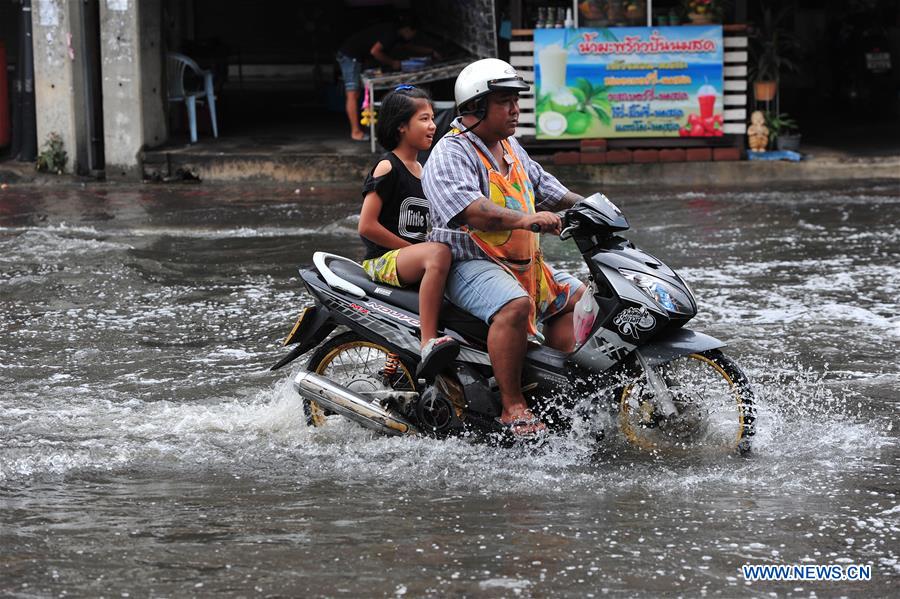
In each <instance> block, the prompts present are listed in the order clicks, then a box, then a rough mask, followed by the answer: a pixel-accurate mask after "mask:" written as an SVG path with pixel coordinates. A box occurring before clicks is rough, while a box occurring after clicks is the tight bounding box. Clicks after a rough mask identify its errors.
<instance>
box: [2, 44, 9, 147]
mask: <svg viewBox="0 0 900 599" xmlns="http://www.w3.org/2000/svg"><path fill="white" fill-rule="evenodd" d="M8 145H9V85H8V84H7V81H6V45H5V44H4V43H3V42H2V41H0V148H3V147H6V146H8Z"/></svg>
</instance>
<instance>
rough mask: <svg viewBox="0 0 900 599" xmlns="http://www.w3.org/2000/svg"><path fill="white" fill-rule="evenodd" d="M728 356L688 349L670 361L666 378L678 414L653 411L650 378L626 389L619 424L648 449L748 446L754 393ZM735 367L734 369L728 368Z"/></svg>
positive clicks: (631, 440) (741, 448) (631, 439)
mask: <svg viewBox="0 0 900 599" xmlns="http://www.w3.org/2000/svg"><path fill="white" fill-rule="evenodd" d="M730 366H731V365H730V363H729V361H728V360H727V358H726V359H719V360H717V359H714V358H711V357H708V356H706V355H703V354H689V355H687V356H683V357H681V358H678V359H677V360H674V361H673V362H671V363H669V364H667V365H666V372H665V374H664V378H665V379H666V382H667V384H668V385H670V391H671V392H672V397H673V401H674V403H675V404H676V407H677V408H678V410H679V414H678V415H677V416H675V417H672V418H668V419H666V418H661V417H660V416H659V415H657V414H654V413H653V411H654V409H653V405H652V404H651V402H649V401H647V399H646V398H647V397H648V395H649V389H648V384H647V382H646V378H645V377H641V378H639V379H637V380H635V381H632V382H631V383H629V384H628V385H626V386H625V388H624V389H623V390H622V394H621V396H620V401H619V426H620V429H621V431H622V434H623V435H624V437H625V439H626V440H627V441H628V442H629V443H630V444H632V445H634V446H636V447H638V448H640V449H643V450H646V451H673V452H686V451H697V450H723V451H735V450H739V451H744V450H746V449H749V442H748V440H747V437H748V436H749V434H752V433H751V432H750V431H751V426H750V425H751V424H752V418H753V415H752V410H753V407H752V397H751V396H750V390H749V387H748V385H746V383H745V381H740V380H738V377H739V376H742V375H740V373H739V371H735V370H736V368H731V367H730ZM730 370H731V371H732V372H729V371H730Z"/></svg>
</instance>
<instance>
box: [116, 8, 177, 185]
mask: <svg viewBox="0 0 900 599" xmlns="http://www.w3.org/2000/svg"><path fill="white" fill-rule="evenodd" d="M161 24H162V6H161V0H104V1H102V2H101V3H100V56H101V63H102V82H103V85H102V87H103V134H104V151H105V155H106V175H107V177H111V178H116V177H129V178H130V177H137V176H140V169H139V163H138V154H139V152H140V151H141V149H143V148H144V147H145V146H148V147H153V146H156V145H159V144H161V143H163V142H164V141H165V138H166V118H165V99H164V93H165V86H164V85H163V83H162V81H163V65H162V52H161V50H160V48H159V43H160V41H161V39H162V32H161Z"/></svg>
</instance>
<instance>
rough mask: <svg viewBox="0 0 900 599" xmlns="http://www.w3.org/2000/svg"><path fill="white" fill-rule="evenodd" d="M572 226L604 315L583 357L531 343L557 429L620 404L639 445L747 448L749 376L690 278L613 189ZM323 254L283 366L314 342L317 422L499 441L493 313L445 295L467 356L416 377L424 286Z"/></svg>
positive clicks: (533, 400) (533, 368)
mask: <svg viewBox="0 0 900 599" xmlns="http://www.w3.org/2000/svg"><path fill="white" fill-rule="evenodd" d="M563 225H564V228H563V230H562V231H561V233H560V238H561V239H572V240H574V242H575V244H576V245H577V247H578V249H579V250H580V252H581V254H582V256H583V257H584V259H585V261H586V262H587V265H588V268H589V271H590V276H589V292H590V293H591V294H593V297H594V299H595V301H596V307H597V308H598V309H597V310H596V314H597V317H596V319H595V320H594V322H593V325H592V327H591V329H590V334H589V336H588V337H587V339H586V340H585V341H584V342H583V343H581V344H580V345H579V346H578V347H577V348H576V350H575V351H574V352H572V353H571V354H566V353H563V352H559V351H556V350H554V349H551V348H548V347H544V346H536V347H531V348H530V349H529V351H528V352H527V354H526V356H525V364H524V367H523V381H522V383H523V391H524V392H525V395H526V399H527V400H528V403H529V405H530V406H531V408H532V410H533V411H534V412H536V413H537V414H538V415H539V417H540V418H541V419H542V420H543V421H544V422H546V423H547V424H548V425H549V427H550V428H551V430H557V431H566V430H568V429H570V428H572V427H573V426H574V425H575V424H576V423H581V424H587V428H586V429H584V430H588V431H593V432H592V433H591V434H596V435H597V436H598V437H601V438H602V435H603V434H604V432H607V431H606V429H607V428H609V425H610V423H611V422H612V421H613V419H611V418H609V417H608V416H606V415H608V414H612V415H614V416H616V417H617V419H618V428H619V430H620V431H621V433H622V435H623V436H624V438H625V439H626V440H627V441H628V442H629V443H631V444H632V445H634V446H637V447H639V448H642V449H646V450H650V451H657V450H672V451H695V450H709V449H721V450H726V451H736V452H738V453H745V452H747V451H749V450H750V446H751V444H750V440H751V437H752V436H753V434H754V420H755V409H754V398H753V392H752V389H751V386H750V383H749V381H748V380H747V377H746V376H744V374H743V373H742V372H741V370H740V368H739V367H738V366H737V365H736V364H735V363H734V361H733V360H731V359H730V358H728V357H727V356H726V355H724V354H723V353H722V351H721V348H722V347H723V346H724V343H723V342H721V341H719V340H717V339H715V338H713V337H710V336H708V335H704V334H702V333H697V332H694V331H691V330H689V329H687V328H685V327H684V325H685V324H686V323H687V322H688V321H689V320H690V319H691V318H692V317H693V316H694V315H695V314H696V313H697V304H696V302H695V300H694V295H693V293H692V292H691V290H690V288H689V287H688V285H687V284H686V283H685V282H684V281H683V280H682V279H681V277H679V276H678V275H677V274H676V273H675V272H674V271H673V270H672V269H670V268H669V267H668V266H666V265H665V264H663V263H662V262H660V261H659V260H657V259H656V258H654V257H653V256H651V255H650V254H648V253H646V252H643V251H641V250H640V249H638V248H637V247H635V246H634V244H632V243H631V242H629V241H628V240H627V239H625V238H623V237H621V236H620V235H618V233H619V232H621V231H625V230H627V229H628V221H627V220H626V219H625V217H624V215H623V214H622V213H621V211H620V210H619V209H618V208H617V207H616V206H615V205H614V204H613V203H612V202H610V201H609V200H608V199H607V198H606V197H605V196H603V195H602V194H594V195H592V196H590V197H588V198H585V199H584V200H582V201H581V202H579V203H578V204H576V205H575V206H574V207H572V208H570V209H568V210H566V211H565V213H564V217H563ZM313 262H314V265H315V267H314V268H311V269H305V270H301V271H300V276H301V277H302V279H303V282H304V284H305V285H306V287H307V289H308V290H309V292H310V293H311V294H312V295H313V297H314V298H315V299H316V305H314V306H311V307H307V308H305V309H304V310H303V313H302V314H301V315H300V318H299V319H298V320H297V322H296V324H295V325H294V327H293V329H292V330H291V332H290V334H289V335H288V337H287V339H286V340H285V345H294V346H295V347H294V348H293V349H292V350H291V351H290V353H289V354H288V355H287V356H285V357H284V358H283V359H282V360H281V361H279V362H278V363H277V364H275V366H273V367H272V370H276V369H278V368H281V367H283V366H285V365H286V364H289V363H290V362H292V361H293V360H295V359H296V358H298V357H300V356H302V355H303V354H305V353H307V352H309V351H310V350H312V349H315V352H314V353H313V354H312V356H311V357H310V359H309V361H308V364H307V367H306V369H305V370H303V371H301V372H299V373H298V374H297V375H296V376H295V379H294V388H295V389H296V390H297V392H298V393H299V394H300V395H301V396H302V398H303V404H304V409H305V411H306V416H307V422H308V423H309V424H311V425H313V426H323V425H326V424H327V422H328V420H329V419H330V418H331V417H335V416H334V415H340V416H344V417H346V418H349V419H351V420H353V421H355V422H357V423H359V424H361V425H362V426H364V427H367V428H370V429H374V430H376V431H379V432H381V433H384V434H388V435H404V434H428V435H432V436H435V437H445V436H448V435H466V436H472V437H475V438H487V439H493V438H496V435H497V434H498V433H500V432H501V427H500V426H499V425H498V423H497V421H496V418H497V417H498V416H499V415H500V412H501V404H500V399H499V391H498V389H497V385H496V381H495V380H494V378H493V376H492V375H493V372H492V368H491V361H490V358H489V357H488V353H487V349H486V339H487V325H485V323H483V322H482V321H480V320H477V319H475V318H474V317H473V316H471V315H469V314H466V313H465V312H463V311H462V310H460V309H458V308H457V307H455V306H453V305H452V304H450V303H449V302H445V304H444V306H443V308H442V310H441V325H442V326H443V334H447V335H450V336H452V337H454V338H455V339H457V340H458V341H459V342H460V347H461V349H460V352H459V355H458V356H457V358H456V360H455V361H454V363H453V364H452V365H451V366H450V367H448V368H446V369H445V371H444V372H443V373H442V374H441V375H439V376H438V377H437V378H436V379H435V380H434V381H433V382H426V381H423V380H416V379H415V376H414V374H413V373H415V371H416V368H415V366H416V363H417V362H418V359H419V339H418V326H419V321H418V314H417V312H418V306H419V298H418V294H417V292H416V291H415V290H412V289H399V288H394V287H385V286H383V285H380V284H377V283H374V282H372V281H371V280H370V279H369V277H368V276H367V275H366V273H365V272H364V271H363V269H362V268H361V267H360V266H359V265H358V264H356V263H355V262H353V261H351V260H349V259H347V258H343V257H341V256H336V255H334V254H327V253H323V252H318V253H316V254H315V256H314V258H313ZM339 327H340V328H341V329H346V330H343V332H339V333H338V334H336V335H334V336H331V337H329V335H331V333H332V332H334V331H335V330H336V329H338V328H339ZM579 430H581V429H579Z"/></svg>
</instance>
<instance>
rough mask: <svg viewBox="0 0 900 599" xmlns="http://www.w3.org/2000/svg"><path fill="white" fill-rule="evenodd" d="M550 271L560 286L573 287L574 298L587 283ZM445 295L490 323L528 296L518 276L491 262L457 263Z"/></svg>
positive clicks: (561, 272)
mask: <svg viewBox="0 0 900 599" xmlns="http://www.w3.org/2000/svg"><path fill="white" fill-rule="evenodd" d="M550 270H551V271H552V272H553V278H554V279H555V280H556V282H557V283H563V284H565V283H568V284H569V285H570V286H571V292H572V294H573V295H574V294H575V292H576V291H578V290H579V289H580V288H581V287H583V283H582V282H581V281H579V280H578V279H576V278H575V277H573V276H572V275H570V274H569V273H567V272H563V271H561V270H556V269H554V268H552V267H551V268H550ZM444 293H445V294H446V296H447V299H449V300H450V301H451V302H452V303H454V304H456V305H457V306H458V307H460V308H462V309H463V310H465V311H466V312H468V313H469V314H471V315H473V316H475V317H476V318H478V319H479V320H483V321H484V322H486V323H488V324H490V323H491V318H493V317H494V314H496V313H497V311H498V310H500V308H502V307H503V306H505V305H506V304H508V303H509V302H511V301H512V300H514V299H517V298H520V297H528V294H527V293H525V290H524V289H523V288H522V286H521V285H519V282H518V281H517V280H516V279H515V277H513V276H512V275H511V274H509V273H508V272H506V271H505V270H503V268H502V267H501V266H499V265H498V264H496V263H494V262H492V261H490V260H461V261H459V262H454V263H453V265H452V266H451V267H450V272H449V273H448V275H447V284H446V287H445V290H444ZM570 297H571V296H570ZM538 320H540V317H538Z"/></svg>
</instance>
